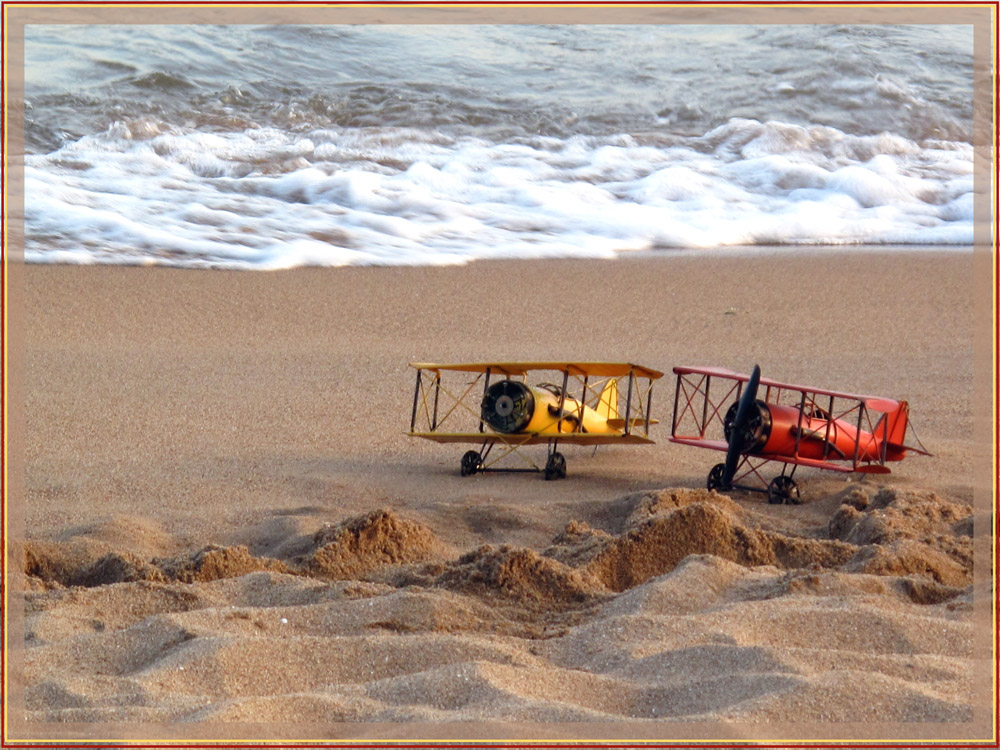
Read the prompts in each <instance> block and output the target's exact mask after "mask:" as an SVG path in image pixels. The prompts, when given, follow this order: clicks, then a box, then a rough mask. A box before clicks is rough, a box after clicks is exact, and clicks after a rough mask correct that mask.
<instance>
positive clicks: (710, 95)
mask: <svg viewBox="0 0 1000 750" xmlns="http://www.w3.org/2000/svg"><path fill="white" fill-rule="evenodd" d="M972 49H973V43H972V27H971V26H961V25H954V26H946V25H942V26H907V25H899V26H893V25H870V26H868V25H863V26H850V25H846V26H843V25H829V26H826V25H788V26H783V25H767V26H717V25H677V26H672V25H647V26H637V25H630V26H590V25H565V26H563V25H554V26H530V25H529V26H512V25H507V26H502V25H501V26H492V25H455V26H404V25H399V26H393V25H372V26H364V25H360V26H286V25H276V26H242V25H240V26H202V25H198V26H194V25H192V26H183V25H178V26H156V25H148V26H146V25H120V26H117V25H108V26H74V25H32V26H28V27H27V32H26V47H25V76H26V102H25V112H26V114H25V118H26V121H25V128H26V151H27V155H26V175H25V178H26V184H25V212H26V219H25V229H26V259H27V260H28V261H29V262H38V263H53V262H54V263H116V264H162V265H171V266H181V267H219V268H241V269H277V268H290V267H295V266H303V265H318V266H337V265H349V264H384V265H397V264H454V263H465V262H468V261H471V260H474V259H480V258H515V257H518V258H537V257H602V258H603V257H615V256H616V255H618V254H620V253H623V252H629V251H641V250H647V251H648V250H659V249H665V248H716V247H722V246H746V245H750V246H753V245H769V246H773V245H784V246H789V247H795V246H813V245H828V244H838V245H848V244H865V245H870V244H885V245H909V246H914V245H919V246H926V245H935V246H950V247H968V246H969V245H971V243H972V232H973V216H972V204H973V175H972V171H973V149H972V144H971V140H972V138H971V133H972V112H973V87H972V76H973V58H972Z"/></svg>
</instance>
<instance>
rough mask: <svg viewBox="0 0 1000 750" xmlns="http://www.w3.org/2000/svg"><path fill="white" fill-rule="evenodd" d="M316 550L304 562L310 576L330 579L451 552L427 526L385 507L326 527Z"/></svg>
mask: <svg viewBox="0 0 1000 750" xmlns="http://www.w3.org/2000/svg"><path fill="white" fill-rule="evenodd" d="M313 546H314V549H313V550H312V552H310V553H309V554H307V555H306V556H305V557H304V559H303V560H302V561H301V563H300V564H301V567H302V569H303V570H304V571H305V572H306V573H307V574H309V575H313V576H318V577H322V578H329V579H347V578H364V577H365V576H367V575H371V574H372V573H374V572H376V571H380V570H382V569H383V568H386V567H387V566H393V565H404V564H412V563H419V562H424V561H425V560H430V559H434V558H441V557H444V556H445V555H446V553H447V549H446V547H445V545H443V544H442V543H441V542H440V541H439V540H438V539H437V537H436V536H434V532H432V531H431V530H430V529H429V528H427V527H426V526H423V525H421V524H419V523H415V522H413V521H407V520H405V519H402V518H400V517H399V516H397V515H396V514H395V513H394V512H393V511H392V510H391V509H389V508H383V509H381V510H376V511H372V512H371V513H368V514H367V515H364V516H358V517H356V518H352V519H349V520H347V521H345V522H343V523H341V524H338V525H336V526H332V527H329V528H325V529H322V530H320V531H318V532H317V533H316V535H315V536H314V537H313Z"/></svg>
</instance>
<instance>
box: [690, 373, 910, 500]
mask: <svg viewBox="0 0 1000 750" xmlns="http://www.w3.org/2000/svg"><path fill="white" fill-rule="evenodd" d="M674 374H675V375H677V388H676V391H675V393H674V417H673V425H672V427H671V430H670V440H671V441H672V442H674V443H682V444H684V445H693V446H695V447H697V448H709V449H711V450H717V451H723V452H725V453H726V460H725V462H723V463H719V464H716V465H715V466H714V467H712V470H711V471H710V472H709V474H708V488H709V489H710V490H711V489H719V490H730V489H741V490H750V491H754V492H766V493H767V499H768V502H770V503H774V504H778V503H796V504H797V503H799V502H800V496H799V490H798V486H797V485H796V484H795V480H794V479H793V478H792V477H793V475H794V474H795V469H796V468H798V467H799V466H812V467H815V468H817V469H829V470H831V471H843V472H855V471H856V472H860V473H863V474H888V473H889V468H888V467H887V466H886V465H885V464H886V462H888V461H902V460H903V458H904V457H905V456H906V454H907V453H909V452H913V453H919V454H922V455H930V454H929V453H928V452H927V450H926V449H925V448H924V446H923V444H921V443H920V440H919V438H917V436H916V434H915V433H914V432H913V428H912V425H910V422H909V413H910V409H909V406H908V404H907V403H906V401H894V400H892V399H887V398H875V397H872V396H858V395H854V394H850V393H839V392H836V391H827V390H821V389H818V388H807V387H804V386H800V385H788V384H786V383H778V382H776V381H774V380H768V379H766V378H761V377H760V367H758V366H754V369H753V373H752V374H750V375H743V374H740V373H736V372H731V371H729V370H724V369H721V368H715V367H675V368H674ZM761 388H763V389H764V393H763V398H757V396H758V394H759V392H760V389H761ZM727 404H728V407H727ZM724 409H725V411H723V410H724ZM908 430H909V432H910V433H911V434H912V438H913V440H914V441H916V443H917V445H918V446H919V447H913V446H911V445H907V444H906V440H907V432H908ZM771 461H778V462H781V463H782V464H784V465H783V467H782V470H781V475H780V476H777V477H775V478H774V479H772V480H771V481H770V482H767V481H766V480H765V479H764V478H763V476H761V474H760V469H761V468H763V467H764V465H766V464H767V463H769V462H771ZM789 467H791V469H790V470H789ZM748 478H749V479H750V481H752V480H753V479H756V480H757V481H758V482H759V484H758V485H753V484H745V481H746V480H747V479H748ZM761 485H762V486H761Z"/></svg>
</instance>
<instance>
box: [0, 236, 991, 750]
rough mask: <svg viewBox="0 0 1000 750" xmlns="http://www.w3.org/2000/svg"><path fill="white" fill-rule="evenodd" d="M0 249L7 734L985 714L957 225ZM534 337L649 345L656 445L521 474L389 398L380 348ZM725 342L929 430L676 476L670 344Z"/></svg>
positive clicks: (712, 346) (449, 356)
mask: <svg viewBox="0 0 1000 750" xmlns="http://www.w3.org/2000/svg"><path fill="white" fill-rule="evenodd" d="M18 270H19V272H20V273H21V274H22V275H23V282H24V283H23V309H24V315H23V323H24V329H23V330H24V333H23V343H20V344H19V342H18V341H17V340H16V339H15V340H14V341H13V343H12V345H11V347H12V348H11V356H12V359H14V361H16V358H15V354H16V353H17V351H18V347H19V346H23V396H24V410H23V421H22V420H19V419H18V418H17V415H15V416H14V417H12V422H11V425H12V427H11V429H12V445H13V446H14V448H13V450H14V451H15V455H14V457H13V460H14V464H13V465H14V466H15V467H16V466H17V461H19V460H20V461H23V476H24V479H23V487H18V484H17V482H16V481H15V482H14V484H13V485H12V489H11V491H12V494H11V496H10V501H11V508H10V514H11V516H10V522H9V534H10V536H9V539H8V543H9V561H10V563H9V564H10V566H11V569H12V570H11V574H10V576H9V578H8V580H9V582H10V584H9V586H8V591H7V595H8V597H9V604H10V615H11V618H12V619H11V622H10V626H11V627H10V630H9V631H8V649H9V650H10V653H11V658H12V662H11V664H12V671H11V672H10V673H9V679H11V686H12V690H13V693H14V695H13V697H11V698H10V701H11V702H9V704H8V713H7V718H8V722H10V732H9V737H10V738H11V739H16V738H18V737H33V738H38V737H45V738H64V739H69V738H110V737H131V738H163V737H170V738H182V737H187V738H204V737H237V738H246V739H259V738H274V739H293V738H301V739H335V738H341V739H347V738H361V737H364V738H369V739H389V738H429V739H465V738H481V739H511V738H519V739H538V740H545V739H559V738H562V739H574V738H589V739H600V738H604V739H646V740H655V739H685V738H700V739H705V738H711V739H736V738H756V739H775V740H777V739H786V740H794V739H798V740H804V739H824V738H826V739H829V738H835V739H842V738H848V739H857V740H864V739H876V738H893V739H941V738H947V739H979V738H988V737H989V735H990V732H991V727H992V724H993V718H992V709H991V706H992V705H993V701H992V696H991V694H990V666H991V665H990V657H991V652H990V644H991V641H992V631H991V627H990V616H991V609H990V607H991V600H992V596H993V591H992V587H991V585H990V580H991V573H990V570H989V566H990V558H991V554H992V550H991V528H992V515H991V513H990V506H991V498H990V453H989V451H990V439H991V434H990V424H989V416H990V415H989V401H988V400H987V401H983V400H982V399H983V398H987V399H988V397H989V388H990V382H989V377H990V374H989V373H990V370H989V358H990V350H989V331H988V320H987V318H988V312H989V297H988V295H989V285H988V284H985V286H984V284H983V280H984V276H983V273H984V271H985V272H986V273H987V274H988V273H989V267H988V263H987V264H985V265H984V264H982V263H980V262H979V261H978V260H974V256H973V254H971V253H960V252H938V251H916V252H912V251H906V252H904V251H899V252H897V251H877V250H864V249H851V250H843V251H839V250H817V251H815V252H811V251H803V250H802V249H801V248H798V249H797V250H795V251H794V252H791V251H780V250H774V251H769V250H766V249H761V250H755V251H754V252H752V253H740V252H738V251H725V252H718V253H716V252H690V253H669V254H662V255H656V254H654V255H643V256H639V255H637V256H635V257H623V258H620V259H617V260H614V261H586V262H581V261H574V260H530V261H528V260H525V261H506V262H499V263H493V262H477V263H473V264H470V265H466V266H457V267H442V268H429V267H423V268H370V267H369V268H342V269H301V270H295V271H282V272H273V273H267V272H223V271H218V272H216V271H190V270H171V269H159V268H124V267H66V266H33V265H32V266H27V267H24V268H21V269H18ZM984 288H985V296H984V294H983V291H982V290H983V289H984ZM984 304H985V305H986V307H985V308H984V307H983V305H984ZM984 309H985V313H984ZM984 315H985V317H984ZM977 316H978V318H977ZM983 325H986V326H987V332H986V336H985V339H984V337H983V335H982V332H981V331H980V332H978V333H977V331H978V330H979V328H978V327H981V326H983ZM977 336H978V338H977ZM984 340H985V343H986V348H985V349H983V348H982V344H983V341H984ZM536 359H541V360H568V361H572V360H577V361H581V360H601V361H630V362H636V363H639V364H642V365H645V366H648V367H652V368H656V369H659V370H662V371H664V372H666V373H667V376H665V377H664V378H663V379H662V380H661V381H660V382H659V383H658V384H657V387H656V391H655V395H654V397H653V411H654V415H655V416H656V417H657V418H658V419H659V420H660V422H661V423H660V424H659V425H658V426H656V427H654V428H653V430H654V432H653V437H654V438H655V440H656V444H655V445H653V446H643V447H613V448H602V449H600V450H598V451H597V452H596V453H595V452H594V451H593V449H588V448H577V449H567V450H566V451H565V452H566V457H567V459H568V462H569V474H568V476H567V477H566V479H564V480H561V481H556V482H546V481H544V480H542V479H541V477H539V476H536V475H524V474H513V475H507V474H488V475H476V476H472V477H460V476H459V471H458V466H459V458H460V456H461V453H462V451H463V450H464V449H465V447H464V446H445V445H438V444H434V443H430V442H426V441H420V440H415V439H412V438H408V437H407V436H406V435H405V432H406V430H407V428H408V427H409V416H410V405H411V400H412V398H413V377H414V374H413V370H412V369H411V368H409V367H408V363H409V362H413V361H423V362H459V361H461V362H471V361H481V360H536ZM754 363H759V364H760V365H761V368H762V370H763V373H764V374H765V376H768V377H772V378H775V379H779V380H783V381H786V382H793V383H804V384H808V385H813V386H816V387H822V388H831V389H842V390H848V391H851V392H856V393H867V394H873V395H881V396H886V397H889V398H896V399H906V400H908V401H909V403H910V406H911V410H912V419H913V423H914V425H915V427H916V429H917V432H918V435H919V437H920V440H921V441H922V442H923V443H924V444H925V445H926V446H927V447H928V448H929V449H930V451H931V452H932V453H933V454H934V455H933V456H932V457H921V456H913V457H910V458H908V459H907V460H906V461H904V462H902V463H900V464H898V465H896V466H894V467H893V473H892V474H891V475H888V476H883V477H868V478H859V477H858V476H848V475H842V474H831V473H820V472H816V471H804V472H803V473H801V474H800V475H798V476H797V478H798V479H800V486H801V490H802V495H803V499H804V502H803V503H802V504H801V505H798V506H769V505H768V504H767V502H766V500H765V498H764V497H763V496H760V495H753V494H746V493H738V492H737V493H732V494H731V495H729V496H725V495H719V494H716V493H710V492H708V491H706V490H704V489H703V488H704V482H705V476H706V474H707V472H708V470H709V468H710V467H711V465H712V464H713V463H715V462H716V460H718V459H717V457H716V456H714V455H707V452H704V451H699V450H695V449H692V448H689V447H685V446H680V445H675V444H671V443H670V442H669V441H668V440H667V437H668V435H669V420H670V416H671V409H672V402H673V380H672V376H671V375H670V374H669V373H670V368H672V367H673V366H675V365H716V366H721V367H727V368H730V369H733V370H737V371H741V372H745V371H748V370H749V369H750V368H751V367H752V366H753V364H754ZM14 385H15V386H18V385H19V381H18V379H17V378H15V381H14ZM977 387H978V388H979V390H977ZM983 388H985V389H986V390H985V391H984V390H982V389H983ZM15 406H16V404H15ZM19 433H20V435H22V436H23V439H20V438H18V434H19ZM18 451H21V452H20V453H18ZM18 492H20V494H21V496H18ZM22 538H23V539H24V540H25V542H24V543H23V544H21V543H20V542H19V540H20V539H22ZM22 608H23V615H22V613H21V610H22ZM22 670H23V677H18V674H19V673H20V672H21V671H22Z"/></svg>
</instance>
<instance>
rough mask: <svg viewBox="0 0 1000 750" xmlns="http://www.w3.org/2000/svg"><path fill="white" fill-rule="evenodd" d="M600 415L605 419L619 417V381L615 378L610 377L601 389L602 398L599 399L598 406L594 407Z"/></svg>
mask: <svg viewBox="0 0 1000 750" xmlns="http://www.w3.org/2000/svg"><path fill="white" fill-rule="evenodd" d="M594 411H596V412H597V413H598V414H599V415H601V416H602V417H604V418H605V419H618V381H617V380H615V379H614V378H608V382H607V383H605V384H604V389H603V390H602V391H601V398H600V399H598V401H597V406H595V407H594Z"/></svg>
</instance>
